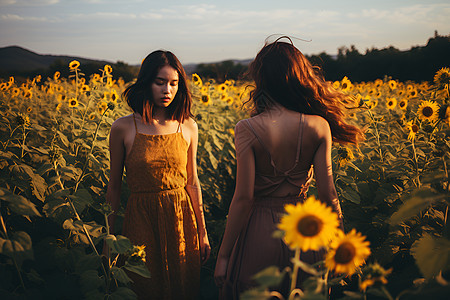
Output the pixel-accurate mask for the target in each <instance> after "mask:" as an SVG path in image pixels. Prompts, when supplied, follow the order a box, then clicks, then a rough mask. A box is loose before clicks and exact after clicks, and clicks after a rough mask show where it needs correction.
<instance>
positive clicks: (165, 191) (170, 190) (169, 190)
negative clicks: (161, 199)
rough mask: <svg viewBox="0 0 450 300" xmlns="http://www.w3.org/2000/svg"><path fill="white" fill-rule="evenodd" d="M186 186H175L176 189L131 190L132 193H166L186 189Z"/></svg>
mask: <svg viewBox="0 0 450 300" xmlns="http://www.w3.org/2000/svg"><path fill="white" fill-rule="evenodd" d="M184 188H185V187H184V186H181V187H178V188H174V189H166V190H158V191H131V194H166V193H172V192H178V191H181V190H184Z"/></svg>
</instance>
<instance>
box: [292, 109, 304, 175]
mask: <svg viewBox="0 0 450 300" xmlns="http://www.w3.org/2000/svg"><path fill="white" fill-rule="evenodd" d="M303 119H304V115H303V114H302V113H301V114H300V125H299V127H298V144H297V157H296V158H295V166H297V163H298V161H299V159H300V154H301V152H302V139H303ZM295 166H294V167H295Z"/></svg>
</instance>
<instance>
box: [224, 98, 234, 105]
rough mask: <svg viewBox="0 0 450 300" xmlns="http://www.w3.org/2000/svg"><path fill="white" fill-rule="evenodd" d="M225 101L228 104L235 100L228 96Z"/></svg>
mask: <svg viewBox="0 0 450 300" xmlns="http://www.w3.org/2000/svg"><path fill="white" fill-rule="evenodd" d="M225 102H226V103H227V104H228V105H231V104H233V102H234V100H233V97H227V98H226V99H225Z"/></svg>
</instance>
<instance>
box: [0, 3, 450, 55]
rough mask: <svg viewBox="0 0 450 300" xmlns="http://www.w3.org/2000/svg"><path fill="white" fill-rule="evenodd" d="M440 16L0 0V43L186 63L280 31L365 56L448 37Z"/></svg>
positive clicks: (343, 7)
mask: <svg viewBox="0 0 450 300" xmlns="http://www.w3.org/2000/svg"><path fill="white" fill-rule="evenodd" d="M449 16H450V1H448V0H428V1H425V0H422V1H419V0H372V1H366V0H359V1H350V0H340V1H336V0H308V1H303V0H286V1H285V0H277V1H274V0H271V1H266V0H251V1H246V0H227V1H213V0H210V1H208V0H192V1H189V0H185V1H183V0H168V1H165V0H159V1H154V0H151V1H148V0H0V47H6V46H13V45H16V46H20V47H23V48H26V49H28V50H31V51H33V52H36V53H39V54H52V55H69V56H77V57H84V58H91V59H101V60H106V61H110V62H117V61H122V62H125V63H128V64H139V63H140V62H141V61H142V59H143V58H145V56H147V55H148V54H149V53H150V52H152V51H154V50H158V49H164V50H170V51H172V52H173V53H175V55H176V56H177V57H178V58H179V59H180V61H181V62H182V63H183V64H189V63H201V62H204V63H207V62H217V61H223V60H227V59H250V58H254V57H255V55H256V53H257V52H258V51H259V49H260V48H261V47H262V46H263V45H264V42H265V40H266V39H268V40H269V41H273V40H274V39H275V38H276V37H277V36H280V35H289V36H290V37H292V38H294V44H295V45H296V46H297V47H298V48H299V49H300V50H301V51H302V52H303V53H304V54H308V55H311V54H319V53H321V52H326V53H328V54H330V55H333V54H336V53H337V51H338V50H337V49H338V48H339V47H342V46H346V47H350V46H351V45H354V46H355V47H356V48H357V49H358V50H359V51H360V52H361V53H365V51H366V50H367V49H371V48H378V49H382V48H385V47H388V46H393V47H395V48H398V49H400V50H408V49H410V48H411V47H412V46H422V45H425V44H426V42H427V41H428V39H429V38H430V37H432V36H434V32H435V30H437V31H438V33H439V34H440V35H449V34H450V17H449Z"/></svg>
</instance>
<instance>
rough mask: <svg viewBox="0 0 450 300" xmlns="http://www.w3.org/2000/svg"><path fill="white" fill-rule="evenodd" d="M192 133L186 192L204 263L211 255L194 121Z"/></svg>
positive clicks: (190, 122)
mask: <svg viewBox="0 0 450 300" xmlns="http://www.w3.org/2000/svg"><path fill="white" fill-rule="evenodd" d="M188 126H189V129H190V130H189V131H190V132H191V134H190V135H191V137H190V145H189V149H188V160H187V185H186V191H187V193H188V195H189V197H190V198H191V200H192V206H193V208H194V213H195V218H196V220H197V228H198V234H199V239H200V240H199V242H200V254H201V259H202V262H203V263H204V262H205V261H207V260H208V258H209V255H210V253H211V247H210V245H209V240H208V234H207V232H206V223H205V216H204V213H203V201H202V190H201V187H200V181H199V180H198V175H197V147H198V127H197V123H195V122H194V121H193V120H191V119H190V120H189V121H188Z"/></svg>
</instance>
